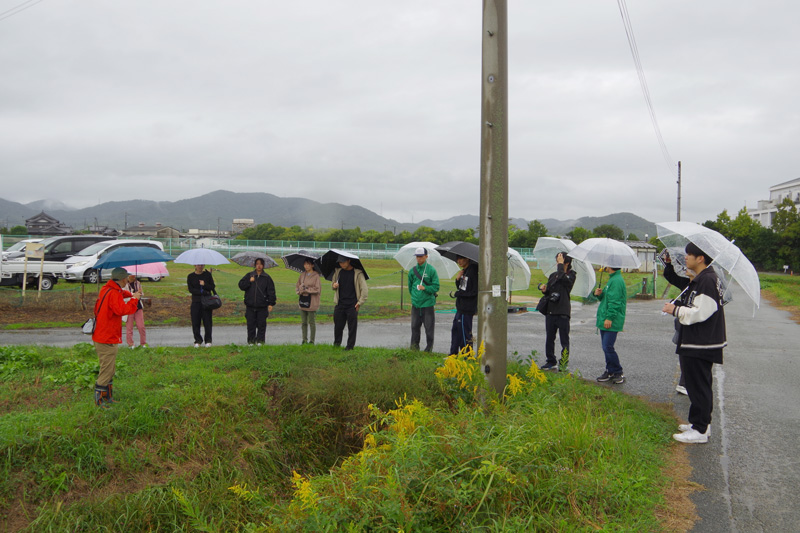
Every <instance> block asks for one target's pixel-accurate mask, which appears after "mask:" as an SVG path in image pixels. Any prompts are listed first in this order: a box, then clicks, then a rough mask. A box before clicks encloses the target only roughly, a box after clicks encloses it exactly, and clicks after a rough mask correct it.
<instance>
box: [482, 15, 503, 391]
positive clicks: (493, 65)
mask: <svg viewBox="0 0 800 533" xmlns="http://www.w3.org/2000/svg"><path fill="white" fill-rule="evenodd" d="M507 20H508V8H507V0H483V28H482V31H483V36H482V68H481V76H482V81H481V204H480V231H479V238H480V262H479V263H480V264H479V267H478V346H479V347H480V346H481V345H482V346H483V348H484V354H483V360H482V364H483V372H484V375H485V377H486V379H487V380H488V381H489V383H490V384H491V385H492V387H493V388H494V390H495V391H497V394H498V395H499V396H500V397H501V398H502V395H503V391H504V390H505V387H506V357H507V352H508V347H507V338H508V331H507V328H508V308H507V305H506V299H505V295H504V291H505V290H507V286H508V279H507V275H508V258H507V256H506V254H507V253H508V37H507V32H506V29H507V27H508V25H507Z"/></svg>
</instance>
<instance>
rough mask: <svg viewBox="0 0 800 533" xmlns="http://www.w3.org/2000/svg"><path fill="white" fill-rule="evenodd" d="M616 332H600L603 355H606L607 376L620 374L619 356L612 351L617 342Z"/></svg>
mask: <svg viewBox="0 0 800 533" xmlns="http://www.w3.org/2000/svg"><path fill="white" fill-rule="evenodd" d="M617 333H619V332H617V331H604V330H602V329H601V330H600V342H601V343H602V345H603V353H604V354H605V355H606V372H608V373H609V374H622V366H621V365H620V364H619V356H618V355H617V351H616V350H615V349H614V343H615V342H617Z"/></svg>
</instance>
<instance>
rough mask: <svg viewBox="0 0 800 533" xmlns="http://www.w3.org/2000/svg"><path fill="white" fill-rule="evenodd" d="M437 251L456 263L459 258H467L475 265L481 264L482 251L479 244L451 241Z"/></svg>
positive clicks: (437, 248)
mask: <svg viewBox="0 0 800 533" xmlns="http://www.w3.org/2000/svg"><path fill="white" fill-rule="evenodd" d="M436 251H437V252H439V253H440V254H442V255H443V256H445V257H446V258H448V259H452V260H453V261H455V260H456V259H458V256H461V257H466V258H467V259H469V260H470V261H472V262H473V263H480V261H479V260H478V259H479V258H480V256H481V255H480V252H481V249H480V247H479V246H478V245H477V244H472V243H471V242H464V241H450V242H446V243H444V244H441V245H439V246H437V247H436Z"/></svg>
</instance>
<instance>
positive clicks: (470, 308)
mask: <svg viewBox="0 0 800 533" xmlns="http://www.w3.org/2000/svg"><path fill="white" fill-rule="evenodd" d="M456 263H458V266H460V267H461V270H459V271H458V273H457V274H456V291H455V293H450V296H452V297H454V298H455V299H456V316H455V318H454V319H453V326H452V328H451V329H450V354H451V355H452V354H457V353H458V352H460V351H461V349H462V348H464V347H465V346H467V345H468V344H469V345H470V346H472V318H473V317H474V316H475V314H477V312H478V264H477V263H474V262H472V261H470V260H469V259H467V258H466V257H464V256H463V255H458V256H456Z"/></svg>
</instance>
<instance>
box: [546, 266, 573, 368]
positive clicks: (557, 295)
mask: <svg viewBox="0 0 800 533" xmlns="http://www.w3.org/2000/svg"><path fill="white" fill-rule="evenodd" d="M574 285H575V271H574V270H572V258H571V257H569V256H568V255H567V254H566V253H564V252H558V253H557V254H556V271H555V272H553V273H552V274H550V276H549V277H548V278H547V283H540V284H539V290H540V291H542V293H543V294H544V296H545V297H547V314H546V315H545V317H544V323H545V332H546V336H545V341H544V352H545V356H546V358H547V361H546V362H545V364H544V365H542V366H541V369H542V370H552V371H554V372H558V367H559V364H562V365H563V366H565V367H566V366H567V362H568V361H569V320H570V314H571V309H572V306H571V305H570V301H569V295H570V292H572V287H573V286H574ZM556 332H558V337H559V340H560V341H561V359H560V361H556V355H555V351H556V350H555V348H556Z"/></svg>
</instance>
